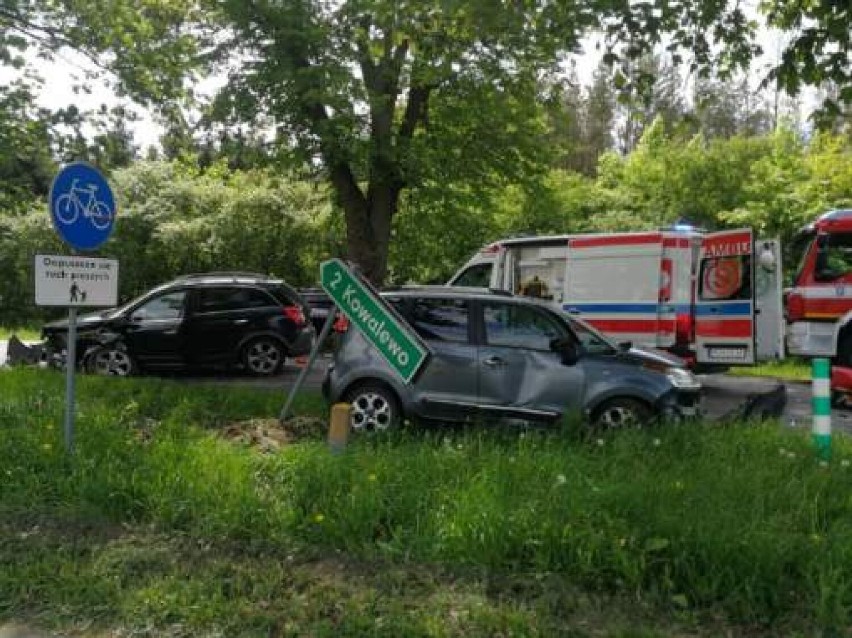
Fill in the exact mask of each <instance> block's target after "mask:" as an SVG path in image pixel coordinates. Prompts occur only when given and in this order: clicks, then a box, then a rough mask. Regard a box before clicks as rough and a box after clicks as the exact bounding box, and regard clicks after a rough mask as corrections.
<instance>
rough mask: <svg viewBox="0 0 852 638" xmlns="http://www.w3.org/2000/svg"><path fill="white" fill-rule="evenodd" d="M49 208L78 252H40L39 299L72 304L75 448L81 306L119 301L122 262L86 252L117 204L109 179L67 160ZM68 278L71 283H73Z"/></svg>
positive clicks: (69, 408) (68, 386) (70, 443)
mask: <svg viewBox="0 0 852 638" xmlns="http://www.w3.org/2000/svg"><path fill="white" fill-rule="evenodd" d="M48 212H49V214H50V219H51V221H52V222H53V228H54V229H55V230H56V232H57V233H58V234H59V236H60V237H61V238H62V240H63V241H64V242H65V243H66V244H68V246H70V247H71V249H72V250H73V251H74V254H73V255H71V256H69V257H63V256H50V255H43V256H42V255H36V260H35V272H34V275H35V293H36V304H37V305H42V306H68V333H67V335H68V338H67V342H66V344H65V427H64V430H65V448H66V451H67V452H68V454H71V453H72V452H73V451H74V406H75V402H74V400H75V397H74V374H75V372H76V367H77V308H78V307H91V306H98V305H102V306H111V305H115V303H116V297H117V285H118V262H117V261H115V260H105V259H98V258H94V257H88V258H87V257H82V256H81V255H79V254H78V253H79V252H88V251H93V250H96V249H97V248H98V247H99V246H101V245H102V244H103V243H104V242H105V241H106V240H107V239H109V236H110V235H111V234H112V231H113V227H114V226H115V214H116V204H115V197H114V195H113V192H112V189H111V188H110V186H109V183H108V182H107V181H106V179H105V178H104V176H103V175H102V174H101V173H100V172H99V171H98V170H97V169H96V168H95V167H94V166H90V165H89V164H86V163H85V162H73V163H71V164H68V165H67V166H65V167H64V168H63V169H62V170H61V171H59V173H57V175H56V176H55V177H54V178H53V182H52V183H51V185H50V197H49V204H48ZM69 282H70V286H69Z"/></svg>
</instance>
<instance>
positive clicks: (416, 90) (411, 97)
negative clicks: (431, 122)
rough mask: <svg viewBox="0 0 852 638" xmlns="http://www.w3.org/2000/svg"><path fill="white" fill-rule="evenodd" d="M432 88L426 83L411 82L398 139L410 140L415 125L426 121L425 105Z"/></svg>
mask: <svg viewBox="0 0 852 638" xmlns="http://www.w3.org/2000/svg"><path fill="white" fill-rule="evenodd" d="M433 88H434V87H433V86H432V85H428V84H413V85H412V86H411V88H410V89H409V90H408V103H407V104H406V105H405V113H404V114H403V116H402V122H401V123H400V125H399V137H400V139H403V140H406V141H407V140H410V139H411V138H412V136H413V135H414V131H415V129H416V128H417V125H418V124H420V123H421V122H425V121H426V107H427V105H428V103H429V95H430V94H431V92H432V89H433Z"/></svg>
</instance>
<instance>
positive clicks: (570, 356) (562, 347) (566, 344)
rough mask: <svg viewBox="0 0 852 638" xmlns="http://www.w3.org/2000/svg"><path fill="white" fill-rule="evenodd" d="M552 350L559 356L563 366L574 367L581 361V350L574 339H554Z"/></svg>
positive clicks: (551, 345) (551, 342)
mask: <svg viewBox="0 0 852 638" xmlns="http://www.w3.org/2000/svg"><path fill="white" fill-rule="evenodd" d="M550 349H551V350H553V351H554V352H556V353H557V354H558V355H559V357H560V360H561V361H562V365H565V366H573V365H576V364H577V362H578V361H579V360H580V348H579V346H578V345H577V342H576V341H574V340H573V339H568V338H565V337H561V338H559V337H557V338H556V339H552V340H551V341H550Z"/></svg>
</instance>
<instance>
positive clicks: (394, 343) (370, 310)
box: [320, 259, 429, 383]
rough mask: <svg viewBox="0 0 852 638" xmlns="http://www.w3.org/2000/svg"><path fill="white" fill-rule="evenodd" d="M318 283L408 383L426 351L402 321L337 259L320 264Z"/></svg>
mask: <svg viewBox="0 0 852 638" xmlns="http://www.w3.org/2000/svg"><path fill="white" fill-rule="evenodd" d="M320 283H321V285H322V287H323V289H324V290H325V291H326V292H327V293H328V295H329V297H331V298H332V299H333V300H334V303H335V304H337V307H338V308H339V309H340V311H341V312H342V313H343V314H344V315H346V317H347V318H348V319H349V321H350V322H351V323H352V325H353V326H355V327H356V328H358V329H359V330H360V331H361V333H362V334H363V335H364V337H365V338H366V339H367V341H369V342H370V343H372V344H373V346H375V348H376V350H378V351H379V353H380V354H381V355H382V356H383V357H384V359H385V361H387V363H388V365H390V367H391V368H393V370H394V371H395V372H396V373H397V374H398V375H399V376H400V377H401V378H402V380H403V381H405V382H406V383H411V380H412V379H413V378H414V376H415V375H416V374H417V371H418V370H420V367H421V366H422V365H423V363H424V362H425V361H426V359H427V358H428V356H429V351H428V350H427V348H426V346H425V345H424V344H423V343H422V342H421V341H420V339H419V338H418V337H417V335H416V334H415V333H414V332H413V331H412V330H411V328H410V327H409V326H408V324H407V323H406V322H405V320H404V319H402V318H401V317H400V316H399V315H397V314H396V312H395V311H394V309H393V308H391V307H390V306H389V305H388V304H387V303H385V301H384V300H383V299H382V298H381V297H380V296H379V294H378V293H377V292H376V291H375V290H374V289H373V288H372V286H370V285H369V284H368V283H367V282H366V281H363V280H362V279H361V278H360V277H358V276H357V275H356V274H355V273H353V272H352V271H351V270H349V268H347V267H346V264H344V263H343V262H342V261H340V260H339V259H330V260H328V261H325V262H323V264H322V266H320Z"/></svg>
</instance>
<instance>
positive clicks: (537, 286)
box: [519, 275, 551, 299]
mask: <svg viewBox="0 0 852 638" xmlns="http://www.w3.org/2000/svg"><path fill="white" fill-rule="evenodd" d="M519 292H520V294H521V295H522V296H524V297H534V298H536V299H550V298H551V296H550V293H549V291H548V289H547V284H546V283H544V282H543V281H542V280H541V279H539V277H538V275H534V276H533V278H532V279H530V280H529V281H527V282H526V283H524V284H521V289H520V291H519Z"/></svg>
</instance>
